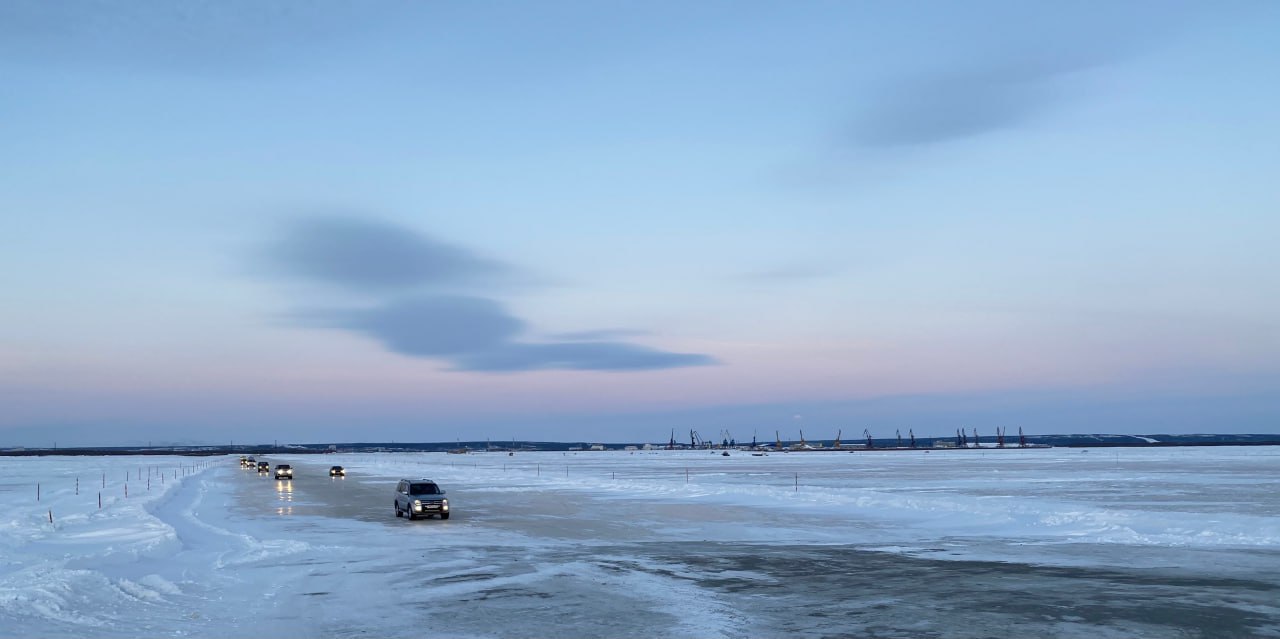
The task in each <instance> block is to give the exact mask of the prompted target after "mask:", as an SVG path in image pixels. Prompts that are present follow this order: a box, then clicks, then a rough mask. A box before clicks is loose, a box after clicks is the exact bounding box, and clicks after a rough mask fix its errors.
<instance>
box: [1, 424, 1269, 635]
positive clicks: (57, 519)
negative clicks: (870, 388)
mask: <svg viewBox="0 0 1280 639" xmlns="http://www.w3.org/2000/svg"><path fill="white" fill-rule="evenodd" d="M264 459H267V460H268V461H270V462H272V463H273V464H275V463H281V462H284V463H291V464H293V465H294V466H295V468H296V469H297V470H296V473H297V478H296V479H295V480H294V481H292V482H285V481H281V482H277V481H275V480H274V479H271V478H268V477H265V476H259V475H257V474H256V473H254V472H251V471H246V470H242V469H240V467H239V464H238V462H237V459H235V458H222V457H219V458H209V459H198V458H182V457H40V458H35V457H20V458H3V459H0V468H2V469H3V471H2V472H0V506H2V507H3V511H2V512H3V514H0V636H130V637H133V636H161V635H163V636H246V635H248V634H250V633H271V634H273V635H276V636H353V635H364V636H417V635H419V634H424V633H425V632H431V633H442V634H445V635H448V636H503V637H506V636H522V637H542V636H548V635H553V634H554V635H560V636H567V637H574V636H626V637H641V636H644V637H648V636H686V637H707V636H731V637H738V636H745V637H753V636H769V637H772V636H782V635H805V636H829V635H842V634H843V635H856V636H877V635H880V636H885V635H889V636H893V635H897V636H901V635H911V636H940V637H970V636H972V637H979V636H1048V635H1054V636H1080V637H1093V636H1111V637H1116V636H1135V637H1137V636H1183V635H1186V636H1200V635H1206V634H1208V635H1212V636H1280V621H1277V620H1278V619H1280V450H1277V449H1276V448H1274V447H1253V448H1226V447H1223V448H1176V449H1105V448H1099V449H1089V450H1087V451H1086V450H1081V449H1048V450H1017V449H1007V450H995V449H988V450H981V451H979V450H960V451H957V450H951V451H946V450H934V451H929V452H924V451H910V452H887V451H886V452H857V453H837V452H812V453H792V454H777V453H774V454H770V455H769V456H767V457H753V456H750V455H748V454H746V453H741V452H734V453H733V454H732V455H731V456H729V457H723V456H721V455H720V454H719V453H718V452H717V453H714V454H712V453H708V452H695V451H671V452H668V451H654V452H635V453H628V452H620V451H611V452H581V453H523V452H521V453H516V454H514V455H511V456H508V455H507V454H506V453H480V454H470V455H445V454H442V453H424V454H364V455H356V454H352V455H324V456H292V455H271V456H267V457H266V458H264ZM331 464H341V465H343V466H345V467H347V469H348V471H349V475H348V477H347V478H345V479H330V478H329V477H328V476H327V472H326V471H327V469H328V466H329V465H331ZM424 476H425V477H430V478H433V479H435V480H437V481H438V482H440V483H441V485H442V486H443V487H444V488H445V489H447V490H448V496H449V499H450V501H451V503H452V506H453V510H454V515H453V517H452V518H451V519H450V520H449V521H441V520H438V519H432V520H426V521H416V522H408V521H406V520H403V519H397V518H395V517H394V516H393V510H392V489H393V486H394V482H395V480H396V479H397V478H400V477H424ZM126 477H127V478H128V479H127V482H128V491H129V493H128V497H125V495H124V485H125V483H126ZM77 478H78V479H79V494H76V485H75V481H76V479H77ZM148 480H149V481H150V485H149V488H148ZM37 483H39V491H40V499H39V501H37V500H36V491H37V487H36V485H37ZM99 492H101V494H102V505H101V508H99V507H98V493H99ZM50 513H52V517H53V522H52V523H50V521H49V516H50Z"/></svg>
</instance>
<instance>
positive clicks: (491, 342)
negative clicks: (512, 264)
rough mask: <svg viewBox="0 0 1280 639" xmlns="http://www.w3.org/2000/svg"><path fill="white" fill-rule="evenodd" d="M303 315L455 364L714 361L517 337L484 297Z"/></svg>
mask: <svg viewBox="0 0 1280 639" xmlns="http://www.w3.org/2000/svg"><path fill="white" fill-rule="evenodd" d="M298 317H299V319H301V320H302V321H303V322H305V323H307V324H309V325H313V326H322V327H330V328H339V329H343V330H349V331H353V332H356V333H360V334H362V335H365V336H367V337H370V338H373V339H375V340H377V341H379V342H381V343H382V344H383V345H384V346H386V348H387V349H388V350H391V351H393V352H396V353H399V354H401V355H408V356H410V357H429V358H436V359H442V360H445V361H448V362H450V363H451V364H453V367H454V368H455V369H456V370H467V371H493V372H497V371H508V372H510V371H530V370H546V369H569V370H653V369H662V368H677V367H683V366H701V365H706V364H713V363H715V360H714V359H712V358H711V357H708V356H706V355H700V354H694V353H671V352H667V351H661V350H657V349H653V348H649V347H646V346H639V345H636V344H628V343H624V342H617V341H586V342H536V343H531V342H519V341H516V338H517V337H518V336H519V334H520V333H521V332H522V331H523V330H524V329H525V322H524V321H523V320H521V319H519V318H517V317H515V316H514V315H511V314H510V313H508V312H507V311H506V309H504V308H503V307H502V305H501V304H499V303H497V302H495V301H493V300H490V299H485V298H481V297H469V296H461V295H433V296H418V297H413V298H409V299H399V300H395V301H392V302H389V303H387V304H385V305H382V306H378V307H374V308H368V309H343V310H327V311H313V312H311V313H306V314H300V315H299V316H298ZM586 333H588V334H589V333H591V332H590V331H588V332H586ZM598 333H601V334H604V333H607V331H598Z"/></svg>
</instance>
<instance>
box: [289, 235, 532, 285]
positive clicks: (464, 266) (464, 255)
mask: <svg viewBox="0 0 1280 639" xmlns="http://www.w3.org/2000/svg"><path fill="white" fill-rule="evenodd" d="M265 254H266V259H265V261H266V263H267V265H268V268H269V269H270V270H271V271H273V272H275V273H277V274H280V275H285V276H291V277H296V278H301V279H305V280H309V281H311V282H317V283H322V284H328V285H332V286H335V287H339V288H344V289H348V290H355V291H374V292H378V291H384V292H385V291H397V290H407V289H413V288H417V287H423V286H458V285H476V284H480V283H485V282H492V281H496V280H499V279H503V278H504V277H506V276H508V275H510V273H511V269H510V268H509V267H508V266H506V265H505V264H502V263H501V262H497V261H494V260H490V259H487V258H483V257H480V256H478V255H476V254H475V253H473V252H471V251H469V250H467V249H464V248H462V247H459V246H454V245H452V244H448V243H446V242H442V241H440V240H437V239H435V238H432V237H430V236H428V235H425V234H423V233H418V232H416V231H413V230H410V229H406V228H403V227H398V226H393V225H390V224H386V223H381V222H374V221H369V220H363V219H357V218H352V217H314V218H305V219H301V220H297V221H295V222H294V223H292V224H291V225H289V226H288V227H287V228H286V229H285V232H284V233H283V234H281V235H280V236H279V237H278V238H276V240H275V241H274V242H272V243H271V244H270V245H268V246H267V248H266V251H265Z"/></svg>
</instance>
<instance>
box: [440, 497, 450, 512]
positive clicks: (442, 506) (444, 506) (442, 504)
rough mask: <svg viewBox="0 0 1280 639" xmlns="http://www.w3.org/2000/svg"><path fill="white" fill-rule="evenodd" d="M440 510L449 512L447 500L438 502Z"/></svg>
mask: <svg viewBox="0 0 1280 639" xmlns="http://www.w3.org/2000/svg"><path fill="white" fill-rule="evenodd" d="M440 509H441V510H449V500H448V499H441V500H440Z"/></svg>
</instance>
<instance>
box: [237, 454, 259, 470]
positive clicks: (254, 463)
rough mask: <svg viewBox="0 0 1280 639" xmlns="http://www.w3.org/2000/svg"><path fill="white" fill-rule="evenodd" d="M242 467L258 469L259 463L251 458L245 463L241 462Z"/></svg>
mask: <svg viewBox="0 0 1280 639" xmlns="http://www.w3.org/2000/svg"><path fill="white" fill-rule="evenodd" d="M240 465H241V466H244V467H245V468H249V469H253V468H257V467H258V462H257V461H256V460H255V459H254V458H252V457H250V458H248V459H246V460H244V461H243V462H240Z"/></svg>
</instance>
